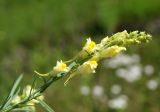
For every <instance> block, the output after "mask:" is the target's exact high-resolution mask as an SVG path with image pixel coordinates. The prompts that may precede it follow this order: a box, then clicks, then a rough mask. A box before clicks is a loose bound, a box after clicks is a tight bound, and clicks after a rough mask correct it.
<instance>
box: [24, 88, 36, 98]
mask: <svg viewBox="0 0 160 112" xmlns="http://www.w3.org/2000/svg"><path fill="white" fill-rule="evenodd" d="M31 89H32V87H31V85H27V86H26V87H25V88H24V89H23V97H25V98H26V97H29V95H30V93H31ZM33 91H35V90H32V93H33Z"/></svg>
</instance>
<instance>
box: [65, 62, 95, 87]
mask: <svg viewBox="0 0 160 112" xmlns="http://www.w3.org/2000/svg"><path fill="white" fill-rule="evenodd" d="M97 66H98V63H97V61H94V60H90V61H87V62H85V63H83V64H82V65H81V66H80V67H78V69H77V70H76V71H75V72H74V73H72V74H71V75H70V76H69V77H68V78H67V80H66V81H65V83H64V85H67V84H68V82H69V80H70V79H71V78H73V77H74V76H76V75H78V74H79V75H82V74H91V73H95V72H96V71H95V69H96V68H97Z"/></svg>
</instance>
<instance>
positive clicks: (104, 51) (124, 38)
mask: <svg viewBox="0 0 160 112" xmlns="http://www.w3.org/2000/svg"><path fill="white" fill-rule="evenodd" d="M149 40H151V36H150V35H149V34H146V33H145V32H138V31H134V32H131V33H127V31H123V32H119V33H116V34H114V35H112V36H111V37H108V36H107V37H105V38H103V39H102V40H101V42H100V43H99V44H96V42H94V41H93V40H91V38H88V39H87V42H86V44H85V45H84V47H83V49H82V51H81V52H80V53H79V54H78V55H77V56H76V57H75V58H74V59H73V61H75V62H77V65H78V66H79V67H78V68H77V69H76V70H74V72H72V74H70V76H69V78H68V79H67V80H66V82H65V84H67V83H68V81H69V80H70V79H71V78H73V77H74V76H75V75H77V74H91V73H95V69H96V68H97V66H98V61H99V60H102V59H104V58H111V57H114V56H116V55H117V54H119V53H120V52H122V51H126V46H127V45H129V44H140V43H142V42H149ZM53 71H54V72H56V73H57V72H58V73H59V72H68V71H69V67H67V65H66V63H63V61H61V62H57V65H56V66H55V67H54V69H53Z"/></svg>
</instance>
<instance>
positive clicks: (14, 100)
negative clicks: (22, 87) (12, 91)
mask: <svg viewBox="0 0 160 112" xmlns="http://www.w3.org/2000/svg"><path fill="white" fill-rule="evenodd" d="M20 101H21V97H20V96H15V97H14V98H13V100H12V101H11V103H13V104H17V103H19V102H20Z"/></svg>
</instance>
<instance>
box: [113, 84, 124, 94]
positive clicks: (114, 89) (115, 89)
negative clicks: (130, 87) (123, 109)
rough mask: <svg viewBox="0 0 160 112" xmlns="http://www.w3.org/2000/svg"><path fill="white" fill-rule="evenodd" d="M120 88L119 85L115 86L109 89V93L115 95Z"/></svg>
mask: <svg viewBox="0 0 160 112" xmlns="http://www.w3.org/2000/svg"><path fill="white" fill-rule="evenodd" d="M121 90H122V88H121V86H120V85H118V84H115V85H113V86H112V87H111V92H112V93H113V94H115V95H117V94H119V93H120V92H121Z"/></svg>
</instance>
